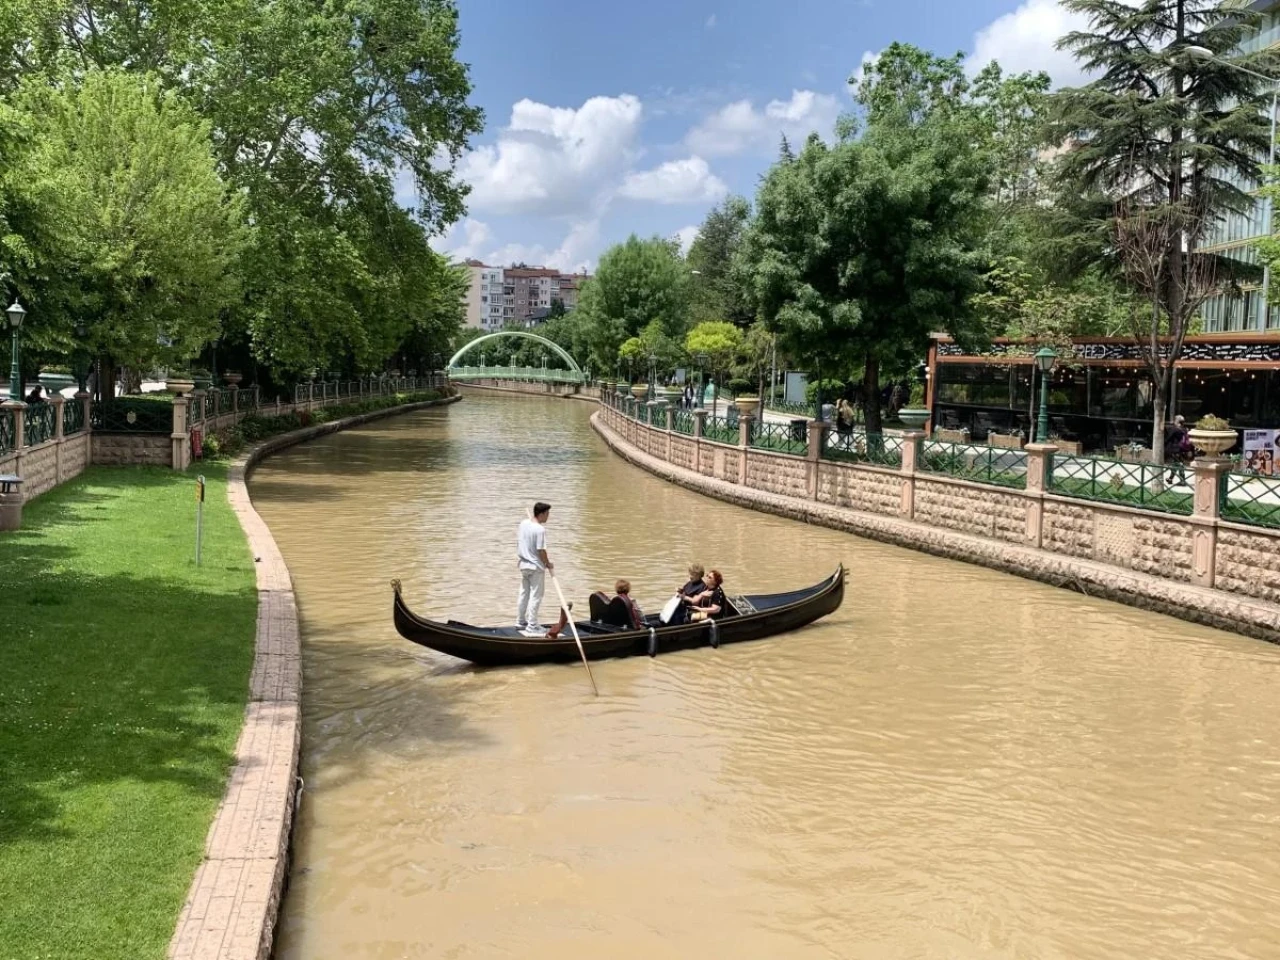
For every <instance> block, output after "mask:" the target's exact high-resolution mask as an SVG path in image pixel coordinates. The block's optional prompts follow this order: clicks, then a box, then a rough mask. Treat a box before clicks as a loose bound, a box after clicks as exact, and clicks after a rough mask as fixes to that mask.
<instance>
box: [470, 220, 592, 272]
mask: <svg viewBox="0 0 1280 960" xmlns="http://www.w3.org/2000/svg"><path fill="white" fill-rule="evenodd" d="M599 246H600V221H599V220H598V219H596V218H594V217H593V218H587V219H584V220H579V221H576V222H574V223H572V224H570V226H569V232H568V233H567V234H566V235H565V237H564V239H563V240H561V241H560V244H559V245H558V246H556V247H554V248H551V247H548V246H546V245H544V244H540V243H507V244H504V245H502V246H500V247H495V248H494V249H492V250H490V251H489V253H487V254H485V256H483V257H482V258H481V259H482V260H484V262H485V263H492V264H495V265H496V264H507V263H530V264H537V265H542V266H547V267H554V268H556V269H557V270H566V271H571V272H574V271H580V270H589V269H590V268H591V267H592V266H593V264H594V260H595V254H596V251H597V250H598V248H599Z"/></svg>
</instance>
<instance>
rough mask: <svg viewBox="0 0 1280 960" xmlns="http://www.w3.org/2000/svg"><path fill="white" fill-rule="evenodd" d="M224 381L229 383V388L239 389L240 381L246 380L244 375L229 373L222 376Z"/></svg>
mask: <svg viewBox="0 0 1280 960" xmlns="http://www.w3.org/2000/svg"><path fill="white" fill-rule="evenodd" d="M222 379H223V380H225V381H227V384H228V385H229V386H232V387H238V386H240V381H241V380H243V379H244V374H240V373H235V372H234V371H228V372H227V373H224V374H223V375H222Z"/></svg>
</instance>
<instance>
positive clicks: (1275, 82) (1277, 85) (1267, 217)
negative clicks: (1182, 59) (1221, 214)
mask: <svg viewBox="0 0 1280 960" xmlns="http://www.w3.org/2000/svg"><path fill="white" fill-rule="evenodd" d="M1182 52H1183V53H1184V54H1186V55H1187V56H1188V57H1190V58H1191V59H1192V60H1200V61H1205V62H1208V61H1212V62H1213V63H1216V64H1218V65H1219V66H1223V67H1228V68H1229V69H1231V70H1239V71H1240V72H1241V73H1247V74H1249V76H1251V77H1257V78H1258V79H1259V80H1265V81H1266V82H1267V83H1269V84H1271V139H1270V140H1269V141H1268V143H1269V147H1268V149H1267V166H1270V167H1274V166H1275V164H1276V98H1277V95H1280V79H1277V78H1275V77H1268V76H1267V75H1266V74H1265V73H1259V72H1258V71H1257V70H1250V69H1249V68H1248V67H1242V66H1240V64H1238V63H1232V62H1231V61H1229V60H1223V59H1222V58H1221V57H1219V56H1218V55H1217V54H1215V53H1214V52H1213V51H1212V50H1210V49H1209V48H1208V47H1200V46H1190V47H1184V48H1183V50H1182ZM1262 235H1263V236H1264V237H1270V236H1271V198H1270V197H1266V198H1264V199H1263V202H1262ZM1270 290H1271V264H1269V263H1264V264H1263V265H1262V312H1261V313H1260V314H1259V315H1258V329H1259V330H1265V329H1266V328H1267V314H1268V313H1269V312H1270V311H1271V307H1270V305H1269V304H1268V302H1267V297H1268V295H1269V293H1270Z"/></svg>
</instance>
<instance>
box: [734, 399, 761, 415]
mask: <svg viewBox="0 0 1280 960" xmlns="http://www.w3.org/2000/svg"><path fill="white" fill-rule="evenodd" d="M733 405H734V406H735V407H737V408H738V416H740V417H754V416H755V415H756V414H758V413H759V412H760V398H759V397H734V400H733Z"/></svg>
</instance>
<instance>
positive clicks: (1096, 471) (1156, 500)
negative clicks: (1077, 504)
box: [1048, 454, 1193, 516]
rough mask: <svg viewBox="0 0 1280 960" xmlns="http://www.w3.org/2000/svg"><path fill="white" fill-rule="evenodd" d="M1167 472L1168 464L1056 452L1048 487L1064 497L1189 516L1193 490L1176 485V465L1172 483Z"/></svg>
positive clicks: (1051, 464)
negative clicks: (1077, 455) (1182, 488)
mask: <svg viewBox="0 0 1280 960" xmlns="http://www.w3.org/2000/svg"><path fill="white" fill-rule="evenodd" d="M1169 473H1170V468H1169V467H1168V466H1163V465H1160V464H1153V463H1128V462H1125V461H1120V460H1111V459H1108V458H1105V457H1075V456H1067V455H1062V454H1058V455H1055V456H1054V457H1053V459H1052V460H1051V462H1050V467H1049V477H1048V488H1049V490H1050V491H1051V492H1053V493H1057V494H1061V495H1062V496H1064V497H1078V498H1080V499H1081V500H1097V501H1100V502H1104V503H1119V504H1124V505H1125V506H1130V507H1141V508H1143V509H1145V510H1159V511H1161V512H1162V513H1176V514H1181V515H1182V516H1189V515H1190V514H1191V509H1192V504H1193V497H1192V494H1191V492H1190V491H1189V490H1188V491H1186V492H1184V491H1181V490H1179V489H1176V488H1177V487H1180V486H1182V485H1183V484H1182V483H1180V482H1178V480H1179V478H1178V476H1177V474H1176V468H1175V473H1174V482H1172V483H1171V482H1170V481H1169ZM1171 488H1172V489H1171Z"/></svg>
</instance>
